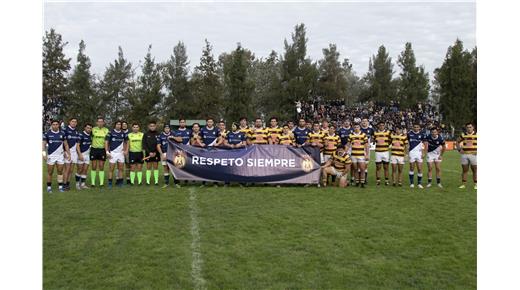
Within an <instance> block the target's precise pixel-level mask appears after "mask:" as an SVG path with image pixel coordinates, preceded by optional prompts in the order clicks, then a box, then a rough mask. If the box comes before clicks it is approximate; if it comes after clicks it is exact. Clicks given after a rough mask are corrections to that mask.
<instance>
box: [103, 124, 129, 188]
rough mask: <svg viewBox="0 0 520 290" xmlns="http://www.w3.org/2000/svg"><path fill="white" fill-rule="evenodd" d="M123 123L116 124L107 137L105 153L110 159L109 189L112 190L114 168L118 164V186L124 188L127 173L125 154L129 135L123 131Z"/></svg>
mask: <svg viewBox="0 0 520 290" xmlns="http://www.w3.org/2000/svg"><path fill="white" fill-rule="evenodd" d="M121 125H122V124H121V121H116V122H115V123H114V128H113V129H112V130H111V131H110V132H109V133H108V134H107V136H106V137H105V151H106V154H107V157H108V187H109V188H112V179H113V174H114V168H115V167H116V164H117V173H116V174H117V176H116V186H118V187H121V186H123V172H125V169H124V166H125V154H126V151H127V150H128V148H127V146H128V143H127V140H128V137H127V135H126V134H125V133H124V132H123V130H122V129H121Z"/></svg>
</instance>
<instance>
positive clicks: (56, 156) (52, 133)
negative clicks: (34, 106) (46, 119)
mask: <svg viewBox="0 0 520 290" xmlns="http://www.w3.org/2000/svg"><path fill="white" fill-rule="evenodd" d="M64 142H65V133H64V132H63V131H61V130H60V122H59V121H57V120H53V121H52V123H51V128H50V129H49V131H47V132H45V133H43V139H42V155H43V159H44V160H45V161H46V163H47V192H48V193H52V175H53V174H54V167H55V166H56V169H57V171H58V174H57V178H56V179H57V181H58V190H59V191H60V192H64V190H63V164H64V163H65V160H64V159H70V152H69V151H68V149H67V148H65V147H64V146H63V143H64Z"/></svg>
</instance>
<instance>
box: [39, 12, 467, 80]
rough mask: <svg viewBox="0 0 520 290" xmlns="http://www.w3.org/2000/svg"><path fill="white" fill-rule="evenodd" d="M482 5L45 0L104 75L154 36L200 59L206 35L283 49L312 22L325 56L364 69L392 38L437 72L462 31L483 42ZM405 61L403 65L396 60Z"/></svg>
mask: <svg viewBox="0 0 520 290" xmlns="http://www.w3.org/2000/svg"><path fill="white" fill-rule="evenodd" d="M475 14H476V5H475V3H472V2H458V3H457V2H452V3H445V2H443V3H439V2H437V3H433V2H423V3H409V2H397V3H396V2H393V3H390V2H388V3H222V2H221V3H215V2H209V3H208V2H206V3H200V2H199V3H180V2H177V3H164V2H162V3H159V2H155V3H136V2H126V3H114V2H112V3H93V2H91V3H86V2H81V3H63V2H61V3H60V2H55V3H50V2H48V3H45V4H44V28H45V30H48V29H50V28H51V27H52V28H55V29H56V31H57V32H58V33H60V34H62V35H63V38H64V40H65V41H67V42H69V45H68V46H67V47H66V50H65V53H66V55H67V56H68V57H71V58H72V59H73V63H75V57H76V54H77V49H78V43H79V41H80V40H81V39H83V40H85V42H86V45H87V49H86V53H87V54H88V56H89V57H90V59H91V61H92V71H93V72H94V73H96V74H98V75H102V73H103V71H104V70H105V67H106V66H107V65H108V64H109V63H110V62H111V61H113V60H114V59H115V58H116V56H117V47H118V46H119V45H121V46H122V48H123V51H124V53H125V56H126V57H127V58H128V59H129V60H130V61H131V62H132V63H133V64H134V65H137V64H138V63H139V61H140V60H141V59H142V58H143V57H144V55H145V54H146V50H147V47H148V44H152V54H153V55H154V56H155V58H156V60H157V61H164V60H166V59H168V58H169V56H170V55H171V54H172V52H173V46H175V45H176V44H177V42H178V41H179V40H181V41H183V42H184V43H185V44H186V46H187V49H188V56H189V59H190V67H191V68H193V67H194V66H195V65H197V64H198V62H199V58H200V55H201V50H202V47H203V45H204V38H207V39H208V40H209V41H210V42H211V44H212V45H213V48H214V54H215V57H217V56H218V55H219V54H220V53H222V52H227V51H231V50H233V49H234V48H235V47H236V43H237V42H241V43H242V46H244V47H246V48H248V49H250V50H251V51H253V52H254V53H255V55H256V56H257V57H265V56H267V55H268V54H269V53H270V51H271V50H273V49H274V50H275V51H277V52H278V53H282V52H283V40H284V38H287V39H290V37H291V33H292V32H293V30H294V26H295V25H296V24H298V23H302V22H303V23H305V25H306V27H307V37H308V39H309V41H308V45H307V53H308V55H309V56H310V57H311V58H312V59H313V60H317V59H319V58H321V57H322V48H324V47H328V44H329V43H336V44H337V46H338V49H339V51H340V53H341V56H340V57H341V59H343V58H349V59H350V60H351V62H352V63H353V65H354V70H355V71H356V72H357V73H358V75H361V74H364V73H365V72H366V71H367V69H368V59H369V57H370V56H371V55H372V54H375V53H376V52H377V48H378V47H379V45H381V44H384V45H385V46H386V47H387V49H388V51H389V52H390V56H391V57H392V59H393V60H394V62H395V61H396V60H397V56H398V54H399V53H400V52H401V51H402V50H403V48H404V43H405V42H407V41H409V42H412V45H413V48H414V50H415V54H416V58H417V62H418V64H424V65H425V67H426V70H427V71H428V72H430V76H432V72H433V70H434V69H435V68H437V67H438V66H440V65H441V64H442V61H443V59H444V56H445V53H446V49H447V48H448V46H449V45H451V44H453V42H454V41H455V39H456V38H457V37H458V38H460V39H461V40H462V41H463V42H464V46H465V47H466V48H473V47H474V46H475V45H476V40H475V34H476V19H475V17H476V15H475ZM394 68H395V69H397V65H396V64H394Z"/></svg>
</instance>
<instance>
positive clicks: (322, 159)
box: [320, 152, 325, 164]
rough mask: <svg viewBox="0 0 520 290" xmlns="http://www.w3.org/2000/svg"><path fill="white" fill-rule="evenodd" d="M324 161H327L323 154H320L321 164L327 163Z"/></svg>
mask: <svg viewBox="0 0 520 290" xmlns="http://www.w3.org/2000/svg"><path fill="white" fill-rule="evenodd" d="M324 160H325V157H323V152H320V162H321V163H320V164H323V163H325V161H324Z"/></svg>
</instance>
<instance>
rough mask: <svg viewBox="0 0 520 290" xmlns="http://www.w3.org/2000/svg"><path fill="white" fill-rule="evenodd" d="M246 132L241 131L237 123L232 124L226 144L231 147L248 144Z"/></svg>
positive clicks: (225, 140)
mask: <svg viewBox="0 0 520 290" xmlns="http://www.w3.org/2000/svg"><path fill="white" fill-rule="evenodd" d="M246 140H247V138H246V133H244V132H242V131H240V128H239V127H238V125H237V124H236V123H233V124H232V125H231V131H230V132H228V133H227V134H226V139H224V145H225V146H226V147H229V148H241V147H245V146H246Z"/></svg>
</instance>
